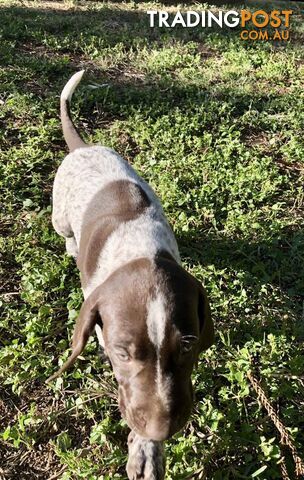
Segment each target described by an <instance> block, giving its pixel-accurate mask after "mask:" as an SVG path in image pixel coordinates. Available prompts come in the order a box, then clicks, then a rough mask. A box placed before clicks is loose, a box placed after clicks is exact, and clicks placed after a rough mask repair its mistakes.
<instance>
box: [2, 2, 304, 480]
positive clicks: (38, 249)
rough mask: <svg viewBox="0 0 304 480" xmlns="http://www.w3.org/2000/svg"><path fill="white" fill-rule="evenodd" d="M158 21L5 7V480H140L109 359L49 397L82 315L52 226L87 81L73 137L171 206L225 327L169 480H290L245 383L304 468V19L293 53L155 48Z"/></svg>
mask: <svg viewBox="0 0 304 480" xmlns="http://www.w3.org/2000/svg"><path fill="white" fill-rule="evenodd" d="M270 3H271V2H270ZM273 3H274V2H272V4H273ZM280 5H281V6H282V5H285V6H286V5H288V6H289V5H290V4H289V2H285V3H284V2H281V4H280ZM293 6H294V8H295V9H298V6H297V4H295V3H293ZM151 7H154V8H159V9H160V8H163V9H165V8H170V9H172V10H174V8H175V9H176V8H177V7H172V6H169V7H166V6H161V5H160V4H154V5H153V4H152V3H149V4H144V3H138V2H132V3H128V4H126V3H121V2H117V3H105V4H103V3H98V4H97V3H93V2H83V3H82V4H80V3H79V2H69V3H68V2H67V3H61V4H60V3H54V2H53V3H52V4H48V3H47V2H38V1H37V2H29V3H27V2H22V3H21V2H20V3H17V2H15V3H12V2H10V1H4V0H2V1H1V2H0V29H1V43H0V58H1V67H0V101H1V109H0V140H1V147H2V148H1V162H0V180H1V234H2V236H1V240H0V242H1V243H0V251H1V258H2V266H1V288H2V296H1V309H2V314H1V320H0V344H1V350H0V476H1V474H2V476H3V478H5V479H6V478H20V479H22V480H23V479H27V478H28V479H35V478H37V479H46V478H50V479H51V478H60V479H61V480H67V479H81V478H83V479H86V480H97V479H110V478H126V476H125V463H126V455H127V449H126V436H127V432H128V429H127V426H126V424H125V423H124V422H123V421H122V420H121V419H120V415H119V411H118V407H117V403H116V394H115V381H114V379H113V376H112V373H111V371H110V369H109V367H107V366H106V365H102V364H101V362H100V361H99V360H98V358H97V355H96V350H97V344H96V340H95V339H94V338H92V340H91V342H90V343H89V345H88V347H87V348H86V351H85V353H84V356H83V357H82V358H81V359H80V360H79V361H78V363H77V364H76V366H75V367H74V368H72V369H71V370H70V371H69V372H68V373H66V374H65V375H64V376H63V378H62V379H58V380H57V382H56V384H54V385H51V386H46V385H45V383H44V381H45V379H46V378H47V377H48V376H49V375H50V374H51V373H53V372H54V371H55V370H56V368H57V366H58V364H59V363H61V362H62V361H63V360H64V359H65V358H66V357H67V356H68V348H69V341H70V338H71V333H72V330H73V324H74V321H75V318H76V316H77V312H78V310H79V308H80V305H81V302H82V294H81V290H80V281H79V275H78V272H77V269H76V267H75V265H74V262H73V261H72V260H71V259H70V258H68V257H67V256H66V254H65V249H64V241H63V239H61V238H60V237H59V236H58V235H57V234H56V233H55V232H54V230H53V228H52V225H51V221H50V213H51V207H50V204H51V200H50V196H51V189H52V182H53V178H54V174H55V172H56V169H57V167H58V165H59V164H60V162H61V161H62V159H63V157H64V155H65V152H66V146H65V144H64V141H63V137H62V132H61V128H60V123H59V118H58V100H59V94H60V91H61V89H62V87H63V85H64V83H65V81H66V80H67V79H68V77H69V76H70V75H71V74H72V73H73V72H75V71H76V70H78V69H80V68H86V69H87V75H86V79H85V81H84V82H83V83H82V85H81V87H80V89H79V91H78V92H77V94H76V95H75V100H74V106H73V113H74V117H75V118H77V124H78V126H79V127H80V129H81V131H82V132H84V133H85V136H86V138H87V139H88V140H90V141H92V142H100V143H103V144H105V145H108V146H111V147H113V148H115V149H116V150H117V151H118V152H119V153H120V154H122V155H123V156H124V157H125V158H127V159H128V160H129V161H130V162H131V163H132V165H134V167H135V168H136V170H137V171H138V172H139V173H140V174H141V175H142V176H143V177H144V178H145V179H146V180H148V181H149V182H150V184H151V185H152V187H153V188H154V189H155V190H156V192H157V194H158V195H159V197H160V198H161V200H162V203H163V205H164V208H165V211H166V214H167V215H168V217H169V219H170V222H171V224H172V226H173V228H174V231H175V234H176V236H177V239H178V243H179V246H180V250H181V255H182V260H183V264H184V266H185V267H186V268H187V269H188V270H189V271H190V272H191V273H193V274H194V275H196V276H197V278H198V279H201V280H202V281H203V282H204V284H205V287H206V289H207V291H208V294H209V297H210V302H211V308H212V314H213V319H214V322H215V325H216V341H215V345H214V346H213V347H212V348H211V349H210V350H209V351H208V352H207V353H206V354H205V355H202V357H201V361H200V364H199V367H198V370H197V372H196V373H195V374H194V376H193V380H194V383H195V390H196V397H197V398H196V405H195V410H194V412H193V416H192V418H191V421H190V422H189V424H188V425H187V426H186V428H185V429H184V431H183V432H181V433H180V434H177V435H176V436H175V437H174V438H173V439H172V440H170V441H168V442H167V443H166V453H167V463H168V468H167V478H168V479H174V480H177V479H180V480H182V479H186V478H189V479H200V478H208V479H214V480H226V479H233V478H242V479H244V478H248V479H250V478H252V477H253V475H254V473H255V472H257V471H258V470H259V469H261V473H260V474H257V475H256V476H255V478H258V479H263V480H264V479H265V480H271V479H280V478H282V476H281V472H280V466H279V462H280V459H281V455H282V452H281V451H280V442H279V436H278V433H277V431H276V429H275V427H274V425H273V423H272V421H271V420H270V419H269V417H268V416H267V414H266V412H265V411H264V410H263V409H261V408H260V407H259V404H258V403H257V398H256V395H255V393H254V391H253V390H252V389H251V387H250V385H249V382H248V379H247V377H246V372H247V370H248V369H249V368H251V369H252V371H253V372H254V374H255V375H256V376H257V377H258V378H259V379H260V382H261V385H262V387H263V388H264V390H265V392H266V394H267V396H268V398H269V400H270V401H271V402H272V404H273V405H274V407H275V409H276V410H277V411H278V413H279V415H280V417H281V419H282V421H283V422H284V424H285V425H286V426H287V427H288V428H289V431H290V434H291V436H292V438H293V439H294V442H295V444H296V446H297V448H298V450H299V451H300V452H301V455H302V458H303V456H304V455H303V445H304V420H303V419H304V403H303V393H304V383H303V381H304V377H303V371H304V348H303V340H304V317H303V305H304V303H303V302H304V298H303V291H304V258H303V256H304V233H303V217H304V215H303V211H304V210H303V198H304V192H303V181H304V178H303V177H304V175H303V171H304V170H303V169H304V162H303V159H304V106H303V105H304V102H303V100H304V95H303V91H304V90H303V83H304V82H303V79H304V51H303V47H302V45H303V38H304V25H303V24H304V22H303V13H302V14H301V12H300V11H299V10H298V11H297V15H294V16H293V19H292V31H291V35H292V37H291V41H290V43H288V44H282V43H277V44H272V43H271V42H244V41H241V40H240V39H239V36H238V32H236V31H226V30H202V29H194V30H192V29H178V28H176V29H174V30H168V29H158V28H155V29H150V28H149V26H148V20H147V16H146V13H145V11H146V10H147V9H148V8H151ZM195 8H196V9H198V10H199V9H200V8H208V7H207V6H206V4H205V5H201V6H200V5H198V4H196V5H195ZM234 8H235V7H234ZM188 9H191V6H190V7H188ZM94 82H95V83H98V84H107V86H104V87H102V88H97V89H92V88H89V87H88V84H93V83H94ZM285 454H286V461H287V466H288V468H289V470H290V475H291V477H292V472H293V463H292V459H291V456H290V453H289V452H288V451H286V452H285ZM1 468H2V470H1Z"/></svg>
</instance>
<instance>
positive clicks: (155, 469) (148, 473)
mask: <svg viewBox="0 0 304 480" xmlns="http://www.w3.org/2000/svg"><path fill="white" fill-rule="evenodd" d="M128 447H129V458H128V463H127V474H128V478H129V480H139V479H142V480H163V479H164V478H165V454H164V448H163V443H162V442H154V441H153V440H147V439H145V438H142V437H140V436H139V435H137V434H136V433H135V432H133V431H131V432H130V434H129V437H128Z"/></svg>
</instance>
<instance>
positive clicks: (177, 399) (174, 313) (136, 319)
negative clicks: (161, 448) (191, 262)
mask: <svg viewBox="0 0 304 480" xmlns="http://www.w3.org/2000/svg"><path fill="white" fill-rule="evenodd" d="M97 323H98V324H99V325H100V326H101V327H102V331H103V337H104V342H105V350H106V353H107V355H108V356H109V358H110V360H111V363H112V366H113V370H114V374H115V376H116V379H117V381H118V384H119V406H120V410H121V412H122V414H123V416H124V417H125V419H126V421H127V423H128V425H129V427H130V428H131V429H133V430H134V431H135V432H136V433H138V434H139V435H141V436H142V437H146V438H149V439H152V440H157V441H160V440H164V439H166V438H168V437H170V436H171V435H173V434H174V433H175V432H177V431H178V430H180V429H181V428H182V427H183V426H184V424H185V422H186V421H187V419H188V417H189V415H190V412H191V408H192V403H193V393H192V384H191V373H192V370H193V367H194V365H195V364H196V362H197V360H198V355H199V353H200V351H202V350H204V349H206V348H208V347H209V346H210V345H211V344H212V342H213V324H212V321H211V318H210V309H209V304H208V300H207V297H206V294H205V291H204V289H203V287H202V286H201V285H200V284H199V282H198V281H197V280H196V279H195V278H194V277H192V276H191V275H190V274H188V273H187V272H186V271H185V270H184V269H183V268H182V267H180V266H179V265H178V264H177V263H176V262H175V261H174V260H172V259H171V258H170V257H169V256H167V255H166V254H165V255H159V256H158V257H157V258H156V259H155V261H154V262H153V263H152V262H151V261H150V260H149V259H145V258H143V259H138V260H135V261H132V262H130V263H128V264H127V265H125V266H123V267H121V268H120V269H118V270H117V271H116V272H114V273H113V274H112V275H111V276H110V277H109V278H108V279H107V280H106V282H104V283H103V284H102V285H101V286H100V287H98V288H97V289H96V290H95V291H94V292H93V293H92V294H91V295H90V297H89V298H88V299H87V300H86V301H85V302H84V303H83V305H82V308H81V311H80V315H79V317H78V320H77V323H76V328H75V332H74V337H73V353H72V355H71V357H70V359H69V360H68V362H67V363H66V364H65V365H64V366H63V367H62V369H61V370H60V373H61V372H62V371H63V370H65V369H66V368H67V367H68V366H69V365H70V364H71V363H73V362H74V361H75V359H76V358H77V356H78V355H79V354H80V353H81V351H82V350H83V348H84V346H85V344H86V342H87V340H88V338H89V335H90V334H91V333H92V331H93V328H94V326H95V325H96V324H97Z"/></svg>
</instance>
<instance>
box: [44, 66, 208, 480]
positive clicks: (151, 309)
mask: <svg viewBox="0 0 304 480" xmlns="http://www.w3.org/2000/svg"><path fill="white" fill-rule="evenodd" d="M83 73H84V70H82V71H80V72H77V73H76V74H74V75H73V76H72V77H71V78H70V80H69V81H68V82H67V84H66V85H65V87H64V89H63V91H62V93H61V98H60V114H61V123H62V129H63V134H64V138H65V141H66V143H67V146H68V148H69V151H70V153H69V154H68V155H67V156H66V157H65V159H64V160H63V162H62V164H61V165H60V166H59V168H58V171H57V173H56V176H55V180H54V187H53V212H52V223H53V226H54V228H55V230H56V232H57V233H58V234H59V235H61V236H63V237H64V238H65V240H66V250H67V253H68V254H69V255H72V256H73V257H74V258H75V259H76V262H77V266H78V268H79V270H80V277H81V285H82V290H83V294H84V302H83V304H82V307H81V309H80V313H79V316H78V318H77V321H76V326H75V329H74V334H73V341H72V353H71V355H70V357H69V359H68V360H67V361H66V363H65V364H64V365H63V366H62V367H61V368H60V370H59V371H58V372H57V373H56V374H55V375H53V376H52V377H50V379H49V381H50V380H53V379H54V378H56V377H57V376H59V375H61V374H62V373H63V372H64V371H65V370H66V369H67V368H68V367H70V366H71V365H72V364H73V363H74V362H75V360H76V359H77V357H78V356H79V355H80V354H81V352H82V351H83V349H84V347H85V345H86V343H87V341H88V339H89V336H90V335H91V334H93V332H94V330H95V331H96V334H97V337H98V341H99V344H100V345H101V347H102V348H103V349H104V353H105V355H106V356H107V357H108V358H109V360H110V363H111V365H112V368H113V372H114V375H115V377H116V380H117V382H118V403H119V408H120V411H121V413H122V416H123V417H124V418H125V419H126V421H127V424H128V426H129V427H130V429H131V436H130V437H129V453H130V454H131V457H132V458H133V459H136V458H141V460H140V462H141V464H142V465H143V464H144V463H145V462H143V461H142V460H143V458H144V457H145V455H146V453H145V452H147V451H149V452H150V451H152V452H153V451H154V452H156V453H155V455H156V456H157V457H159V456H161V455H162V453H161V452H162V447H161V443H159V442H163V441H164V440H166V439H168V438H169V437H171V436H172V435H174V434H175V433H176V432H178V431H179V430H180V429H181V428H182V427H183V426H184V425H185V423H186V422H187V420H188V418H189V416H190V413H191V409H192V405H193V389H192V383H191V373H192V371H193V369H194V367H195V365H196V364H197V361H198V356H199V353H200V352H201V351H203V350H205V349H207V348H209V347H210V346H211V344H212V343H213V340H214V327H213V322H212V320H211V315H210V307H209V302H208V299H207V295H206V292H205V290H204V288H203V286H202V285H201V284H200V283H199V282H198V281H197V280H196V279H195V278H194V277H193V276H192V275H190V274H189V273H188V272H187V271H186V270H185V269H184V268H183V267H182V266H181V260H180V256H179V252H178V246H177V242H176V239H175V237H174V234H173V231H172V229H171V227H170V225H169V223H168V221H167V219H166V217H165V215H164V212H163V209H162V207H161V204H160V201H159V199H158V198H157V196H156V194H155V193H154V191H153V190H152V189H151V187H150V186H149V185H148V184H147V183H146V182H145V181H144V180H143V179H142V178H141V177H140V176H139V175H138V174H137V173H136V172H135V170H134V169H133V168H132V167H131V166H130V165H129V164H128V163H127V162H126V161H125V160H124V159H123V158H122V157H121V156H119V155H118V154H117V153H116V152H115V151H113V150H112V149H110V148H107V147H103V146H90V145H87V144H86V143H85V142H84V141H83V140H82V138H81V136H80V135H79V133H78V132H77V130H76V128H75V126H74V124H73V122H72V120H71V117H70V111H69V105H70V102H71V98H72V95H73V93H74V91H75V89H76V87H77V85H78V84H79V82H80V80H81V78H82V76H83ZM151 442H152V443H151ZM149 455H150V456H151V454H149ZM149 455H148V454H147V455H146V456H147V457H148V456H149ZM153 455H154V454H153V453H152V457H153ZM132 458H129V462H128V466H129V469H128V475H129V478H147V479H148V478H152V476H151V474H150V476H149V474H147V475H148V476H143V475H144V473H142V472H141V473H140V472H139V473H138V465H137V466H136V465H135V466H134V465H133V463H135V464H136V463H138V462H137V461H134V462H133V461H132ZM146 460H147V462H146V464H147V465H148V464H149V462H150V467H151V465H152V464H153V462H152V461H150V460H151V458H150V459H149V458H146V459H145V461H146ZM160 463H161V462H160ZM151 468H152V469H153V468H154V469H155V467H153V465H152V467H151ZM140 469H141V470H142V469H143V467H140V468H139V470H140ZM162 472H163V468H162V467H160V473H158V474H155V478H163V475H164V474H163V473H162ZM140 475H141V476H140ZM153 478H154V477H153Z"/></svg>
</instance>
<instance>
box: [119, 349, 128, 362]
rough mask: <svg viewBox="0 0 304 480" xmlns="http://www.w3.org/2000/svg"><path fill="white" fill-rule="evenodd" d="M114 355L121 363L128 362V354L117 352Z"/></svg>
mask: <svg viewBox="0 0 304 480" xmlns="http://www.w3.org/2000/svg"><path fill="white" fill-rule="evenodd" d="M116 355H117V357H118V358H119V360H121V361H122V362H127V361H128V360H130V355H129V354H128V352H125V351H119V352H116Z"/></svg>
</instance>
